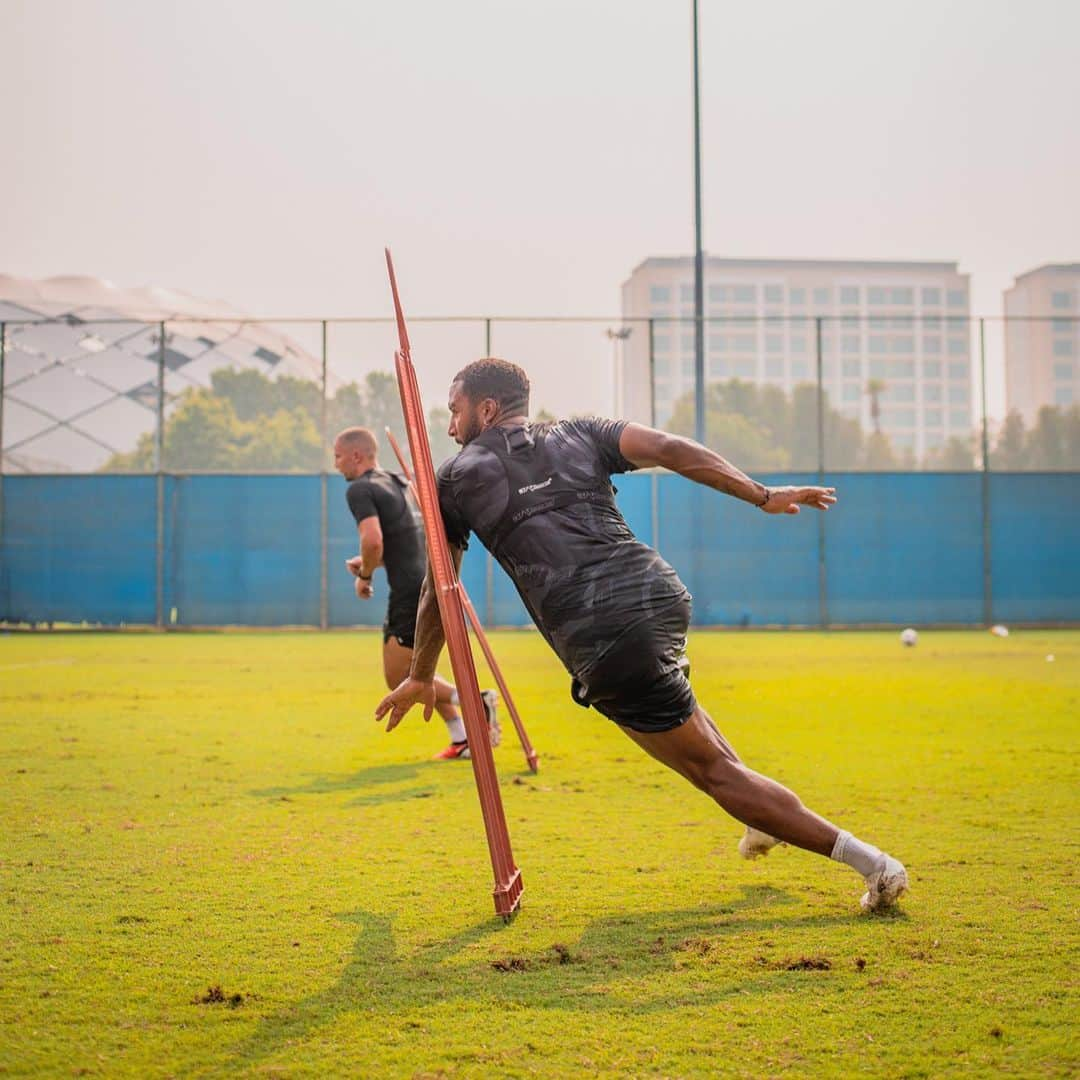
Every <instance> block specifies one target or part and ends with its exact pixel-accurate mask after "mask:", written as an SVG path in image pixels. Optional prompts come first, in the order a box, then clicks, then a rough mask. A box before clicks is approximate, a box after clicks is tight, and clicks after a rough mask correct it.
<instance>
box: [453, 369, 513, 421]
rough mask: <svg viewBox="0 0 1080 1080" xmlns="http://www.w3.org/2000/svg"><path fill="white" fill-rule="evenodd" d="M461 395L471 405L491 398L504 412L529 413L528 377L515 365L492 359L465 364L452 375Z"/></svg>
mask: <svg viewBox="0 0 1080 1080" xmlns="http://www.w3.org/2000/svg"><path fill="white" fill-rule="evenodd" d="M454 382H459V383H461V392H462V393H463V394H464V395H465V396H466V397H467V398H468V399H469V400H470V401H472V402H477V401H483V400H484V398H494V400H495V401H497V402H498V403H499V408H500V409H502V410H503V412H510V413H527V412H528V411H529V376H528V375H526V374H525V372H524V370H523V369H522V368H519V367H518V366H517V364H511V363H510V361H509V360H499V359H497V358H496V357H494V356H488V357H485V358H484V359H483V360H474V361H473V362H472V363H471V364H466V365H465V367H463V368H462V369H461V370H460V371H459V372H458V373H457V374H456V375H455V376H454Z"/></svg>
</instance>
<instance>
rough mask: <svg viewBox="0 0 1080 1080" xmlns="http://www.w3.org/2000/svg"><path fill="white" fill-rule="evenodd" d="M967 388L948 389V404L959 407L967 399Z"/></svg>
mask: <svg viewBox="0 0 1080 1080" xmlns="http://www.w3.org/2000/svg"><path fill="white" fill-rule="evenodd" d="M968 394H969V391H968V388H967V387H966V386H963V385H957V386H950V387H949V404H951V405H959V404H961V403H963V402H965V401H967V399H968Z"/></svg>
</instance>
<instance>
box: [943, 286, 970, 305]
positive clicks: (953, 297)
mask: <svg viewBox="0 0 1080 1080" xmlns="http://www.w3.org/2000/svg"><path fill="white" fill-rule="evenodd" d="M947 299H948V301H949V307H964V306H965V304H966V303H967V293H966V292H964V290H963V289H950V290H949V292H948V296H947Z"/></svg>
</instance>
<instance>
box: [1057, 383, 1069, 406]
mask: <svg viewBox="0 0 1080 1080" xmlns="http://www.w3.org/2000/svg"><path fill="white" fill-rule="evenodd" d="M1072 403H1073V389H1072V387H1071V386H1059V387H1058V388H1057V389H1056V390H1055V391H1054V404H1055V405H1071V404H1072Z"/></svg>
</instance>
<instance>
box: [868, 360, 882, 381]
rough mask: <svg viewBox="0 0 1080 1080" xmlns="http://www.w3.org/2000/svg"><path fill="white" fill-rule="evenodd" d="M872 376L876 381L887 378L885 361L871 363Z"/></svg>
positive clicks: (872, 361)
mask: <svg viewBox="0 0 1080 1080" xmlns="http://www.w3.org/2000/svg"><path fill="white" fill-rule="evenodd" d="M870 375H871V376H872V377H873V378H875V379H883V378H885V361H884V360H871V361H870Z"/></svg>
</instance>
